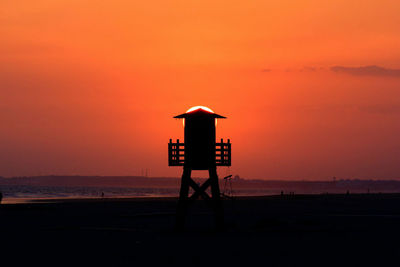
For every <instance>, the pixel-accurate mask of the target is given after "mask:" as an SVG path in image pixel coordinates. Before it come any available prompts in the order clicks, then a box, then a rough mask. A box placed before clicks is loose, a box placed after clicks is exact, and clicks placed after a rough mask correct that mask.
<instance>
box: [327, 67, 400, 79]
mask: <svg viewBox="0 0 400 267" xmlns="http://www.w3.org/2000/svg"><path fill="white" fill-rule="evenodd" d="M330 70H331V71H333V72H336V73H345V74H350V75H356V76H384V77H398V78H400V69H389V68H384V67H380V66H376V65H371V66H361V67H344V66H334V67H331V68H330Z"/></svg>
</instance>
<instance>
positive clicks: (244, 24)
mask: <svg viewBox="0 0 400 267" xmlns="http://www.w3.org/2000/svg"><path fill="white" fill-rule="evenodd" d="M399 14H400V1H398V0H380V1H376V0H353V1H348V0H335V1H321V0H318V1H317V0H312V1H311V0H310V1H307V0H280V1H266V0H259V1H255V0H247V1H232V0H231V1H215V0H213V1H211V0H202V1H192V0H185V1H183V0H182V1H170V0H149V1H132V0H130V1H128V0H113V1H109V0H106V1H95V0H68V1H66V0H36V1H32V0H2V1H0V176H7V177H8V176H21V175H23V176H25V175H49V174H55V175H140V174H141V170H142V169H145V168H148V169H149V174H150V175H151V176H175V177H177V176H179V175H180V174H181V172H182V169H181V168H177V167H168V162H167V142H168V140H169V138H174V139H176V138H180V139H181V140H183V127H182V122H181V121H179V120H176V119H173V118H172V117H173V116H175V115H178V114H181V113H183V112H185V111H186V110H187V109H188V108H190V107H192V106H196V105H204V106H208V107H210V108H211V109H213V110H214V111H215V112H216V113H218V114H221V115H224V116H226V117H228V119H226V120H221V122H218V127H217V138H230V139H231V142H232V167H230V169H229V170H228V169H226V168H221V169H219V173H220V174H221V175H225V174H227V173H229V172H230V173H231V174H239V175H240V176H241V177H244V178H247V179H250V178H254V179H256V178H257V179H304V180H330V179H332V177H333V176H336V177H337V178H338V179H341V178H343V179H347V178H359V179H400V15H399ZM199 175H203V174H202V173H201V172H199Z"/></svg>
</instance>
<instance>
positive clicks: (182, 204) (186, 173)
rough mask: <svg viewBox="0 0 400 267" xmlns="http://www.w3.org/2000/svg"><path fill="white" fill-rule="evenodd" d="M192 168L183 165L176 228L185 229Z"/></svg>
mask: <svg viewBox="0 0 400 267" xmlns="http://www.w3.org/2000/svg"><path fill="white" fill-rule="evenodd" d="M191 173H192V170H191V169H190V168H186V167H183V174H182V182H181V189H180V191H179V200H178V208H177V212H176V225H175V227H176V230H178V231H179V230H183V228H184V226H185V219H186V213H187V208H188V196H189V182H190V179H191V178H190V175H191Z"/></svg>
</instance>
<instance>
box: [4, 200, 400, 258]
mask: <svg viewBox="0 0 400 267" xmlns="http://www.w3.org/2000/svg"><path fill="white" fill-rule="evenodd" d="M176 202H177V199H176V198H171V197H170V198H103V199H101V198H97V199H96V198H91V199H58V200H57V199H50V200H43V199H42V200H36V201H35V200H31V201H29V202H26V203H17V204H2V205H1V206H0V207H1V208H0V216H1V217H0V218H1V220H0V233H1V240H2V241H1V243H2V246H3V248H2V250H1V251H2V260H3V261H7V262H11V263H13V265H15V266H25V265H32V266H39V265H40V266H42V265H55V266H66V265H68V266H96V265H101V266H134V265H135V264H140V265H139V266H161V265H163V266H164V265H167V266H201V265H211V266H215V265H221V266H231V265H232V266H259V265H261V264H262V263H265V264H266V265H270V264H271V265H273V266H277V265H279V266H282V265H310V264H318V265H321V266H325V265H331V264H333V265H348V264H356V265H380V266H385V265H387V264H385V263H389V262H390V261H391V260H394V259H395V258H397V255H399V252H400V244H399V242H398V240H399V237H400V230H399V225H400V194H354V195H352V194H349V195H346V194H343V195H294V196H291V195H283V196H280V195H279V196H265V197H239V198H236V199H235V200H225V201H224V212H225V225H226V227H225V230H224V231H216V230H215V228H214V225H213V217H212V213H211V212H210V210H208V208H207V207H206V206H205V205H204V202H203V201H197V202H195V205H194V206H193V208H192V209H191V211H190V213H189V214H188V221H187V228H186V230H185V231H183V232H176V231H174V222H175V211H176ZM38 264H39V265H38ZM135 266H138V265H135Z"/></svg>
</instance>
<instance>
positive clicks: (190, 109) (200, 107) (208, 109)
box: [186, 106, 214, 113]
mask: <svg viewBox="0 0 400 267" xmlns="http://www.w3.org/2000/svg"><path fill="white" fill-rule="evenodd" d="M198 109H202V110H205V111H208V112H210V113H214V111H212V109H210V108H208V107H205V106H195V107H191V108H189V109H188V110H187V111H186V113H189V112H192V111H195V110H198Z"/></svg>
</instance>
